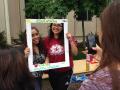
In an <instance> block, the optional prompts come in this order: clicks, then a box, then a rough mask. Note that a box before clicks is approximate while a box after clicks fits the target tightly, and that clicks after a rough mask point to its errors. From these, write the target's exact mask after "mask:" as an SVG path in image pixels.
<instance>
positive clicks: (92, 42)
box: [86, 33, 96, 54]
mask: <svg viewBox="0 0 120 90" xmlns="http://www.w3.org/2000/svg"><path fill="white" fill-rule="evenodd" d="M86 41H87V48H88V54H96V51H95V50H93V49H92V47H96V39H95V35H94V34H93V33H90V34H88V35H87V37H86Z"/></svg>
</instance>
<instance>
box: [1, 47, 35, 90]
mask: <svg viewBox="0 0 120 90" xmlns="http://www.w3.org/2000/svg"><path fill="white" fill-rule="evenodd" d="M24 59H25V58H24V55H23V54H21V53H20V52H18V51H17V50H16V49H9V48H7V49H2V50H0V90H34V84H33V79H32V76H31V74H30V73H29V69H28V67H27V65H26V63H25V60H24Z"/></svg>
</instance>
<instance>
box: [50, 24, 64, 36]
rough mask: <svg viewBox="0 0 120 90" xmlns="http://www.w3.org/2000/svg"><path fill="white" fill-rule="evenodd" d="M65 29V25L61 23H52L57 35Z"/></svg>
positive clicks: (53, 30)
mask: <svg viewBox="0 0 120 90" xmlns="http://www.w3.org/2000/svg"><path fill="white" fill-rule="evenodd" d="M62 30H63V26H62V24H61V23H53V24H52V32H53V33H54V34H55V35H58V34H59V33H60V32H61V31H62Z"/></svg>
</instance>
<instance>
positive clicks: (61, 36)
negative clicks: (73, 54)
mask: <svg viewBox="0 0 120 90" xmlns="http://www.w3.org/2000/svg"><path fill="white" fill-rule="evenodd" d="M60 24H62V31H61V32H60V33H59V36H58V39H59V40H60V41H61V45H64V25H63V23H60ZM52 25H53V23H51V24H50V29H49V34H48V36H49V38H50V39H52V38H54V33H53V32H52Z"/></svg>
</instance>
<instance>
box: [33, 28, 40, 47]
mask: <svg viewBox="0 0 120 90" xmlns="http://www.w3.org/2000/svg"><path fill="white" fill-rule="evenodd" d="M39 41H40V35H39V32H38V31H37V30H36V29H32V42H33V44H34V45H36V44H38V43H39Z"/></svg>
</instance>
